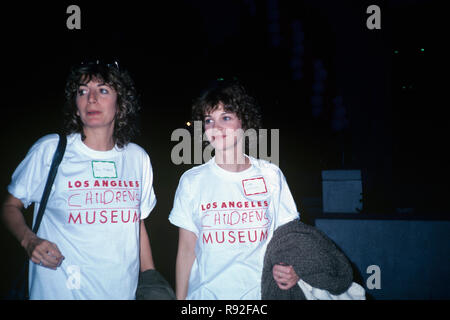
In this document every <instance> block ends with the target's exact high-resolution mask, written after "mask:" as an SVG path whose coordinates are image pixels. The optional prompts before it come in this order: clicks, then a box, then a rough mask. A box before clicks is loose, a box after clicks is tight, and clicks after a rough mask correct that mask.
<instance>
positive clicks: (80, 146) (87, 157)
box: [8, 134, 156, 299]
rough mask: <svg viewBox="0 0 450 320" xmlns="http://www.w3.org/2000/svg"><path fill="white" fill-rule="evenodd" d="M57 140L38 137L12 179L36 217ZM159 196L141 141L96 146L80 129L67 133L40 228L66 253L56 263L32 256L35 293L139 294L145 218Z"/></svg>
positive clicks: (11, 189) (39, 296) (76, 295)
mask: <svg viewBox="0 0 450 320" xmlns="http://www.w3.org/2000/svg"><path fill="white" fill-rule="evenodd" d="M57 144H58V135H56V134H51V135H47V136H45V137H43V138H41V139H39V140H38V141H37V142H36V143H35V144H34V145H33V146H32V147H31V149H30V150H29V151H28V154H27V155H26V157H25V159H24V160H23V161H22V162H21V163H20V165H19V166H18V167H17V169H16V170H15V172H14V174H13V176H12V182H11V184H10V185H9V186H8V191H9V193H11V194H12V195H13V196H15V197H16V198H18V199H20V200H21V201H22V203H23V204H24V206H25V207H27V206H28V205H30V204H31V203H32V202H35V203H36V206H35V210H34V219H35V218H36V213H37V210H38V207H39V205H38V203H39V202H40V200H41V197H42V193H43V191H44V187H45V183H46V180H47V176H48V172H49V170H50V165H51V162H52V159H53V154H54V152H55V150H56V146H57ZM155 204H156V198H155V194H154V191H153V172H152V167H151V163H150V158H149V156H148V155H147V153H146V152H145V151H144V150H143V149H142V148H141V147H139V146H138V145H136V144H134V143H129V144H128V145H127V146H125V147H124V148H122V149H119V148H117V147H115V148H114V149H112V150H109V151H96V150H92V149H90V148H89V147H87V146H86V145H85V144H84V143H83V142H82V141H81V136H80V134H72V135H69V136H68V137H67V148H66V152H65V154H64V158H63V160H62V162H61V164H60V166H59V168H58V173H57V175H56V179H55V182H54V184H53V187H52V192H51V194H50V197H49V200H48V203H47V208H46V211H45V214H44V216H43V218H42V222H41V225H40V228H39V230H38V236H39V237H40V238H43V239H46V240H48V241H51V242H53V243H55V244H56V245H57V246H58V248H59V250H60V251H61V253H62V255H63V256H64V257H65V259H64V260H63V262H62V264H61V266H60V267H58V268H57V270H56V271H54V270H52V269H49V268H45V267H42V266H39V265H36V264H34V263H32V262H30V269H29V271H30V277H29V280H30V282H29V287H30V298H31V299H134V298H135V291H136V287H137V281H138V275H139V267H140V261H139V230H140V228H139V225H140V220H141V219H144V218H146V217H147V216H148V215H149V214H150V211H151V210H152V209H153V207H154V206H155ZM34 219H33V220H34Z"/></svg>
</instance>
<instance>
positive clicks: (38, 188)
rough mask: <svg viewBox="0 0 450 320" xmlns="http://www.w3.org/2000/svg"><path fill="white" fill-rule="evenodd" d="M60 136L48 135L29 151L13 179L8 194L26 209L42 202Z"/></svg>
mask: <svg viewBox="0 0 450 320" xmlns="http://www.w3.org/2000/svg"><path fill="white" fill-rule="evenodd" d="M57 137H58V135H48V136H45V137H43V138H41V139H39V140H38V141H36V142H35V143H34V144H33V146H32V147H31V148H30V150H29V151H28V153H27V155H26V156H25V158H24V159H23V160H22V162H21V163H20V164H19V166H18V167H17V168H16V170H15V171H14V173H13V175H12V177H11V183H10V184H9V185H8V192H9V193H10V194H12V195H13V196H14V197H16V198H17V199H19V200H20V201H22V203H23V205H24V207H25V208H27V207H28V206H29V205H30V204H31V203H33V202H40V201H41V197H42V193H43V192H44V188H45V183H46V181H47V176H48V173H49V171H50V166H51V163H52V159H53V154H54V153H55V150H56V146H57V143H58V138H57Z"/></svg>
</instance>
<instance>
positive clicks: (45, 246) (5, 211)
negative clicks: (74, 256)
mask: <svg viewBox="0 0 450 320" xmlns="http://www.w3.org/2000/svg"><path fill="white" fill-rule="evenodd" d="M22 210H23V203H22V201H20V200H19V199H17V198H16V197H14V196H13V195H11V194H8V195H7V197H6V199H5V201H4V203H3V208H2V221H3V223H4V225H5V226H6V228H7V229H8V230H9V231H10V232H11V233H12V234H13V236H14V237H15V238H16V239H17V241H19V243H20V244H21V245H22V247H23V248H24V249H25V251H26V252H27V254H28V256H29V257H30V259H31V261H33V262H34V263H36V264H39V263H41V264H42V265H43V266H45V267H48V268H51V269H56V268H57V267H58V266H59V265H60V264H61V262H62V260H63V259H64V257H63V256H62V254H61V252H60V251H59V249H58V247H57V246H56V245H55V244H54V243H51V242H49V241H47V240H44V239H41V238H39V237H38V236H37V235H36V234H34V233H33V231H32V230H31V229H30V228H29V227H28V226H27V224H26V222H25V218H24V217H23V214H22Z"/></svg>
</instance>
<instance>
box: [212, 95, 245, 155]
mask: <svg viewBox="0 0 450 320" xmlns="http://www.w3.org/2000/svg"><path fill="white" fill-rule="evenodd" d="M204 119H205V120H204V121H205V133H206V136H207V138H208V140H209V142H210V143H211V145H212V146H213V147H214V149H216V150H227V149H230V148H234V147H235V146H236V145H237V143H238V142H239V141H240V140H241V139H242V136H243V135H242V133H243V130H242V122H241V120H240V119H239V118H238V117H237V115H236V113H234V112H229V111H226V110H225V109H224V107H223V104H222V103H221V104H219V106H218V108H216V109H215V110H214V111H211V112H208V114H205V117H204Z"/></svg>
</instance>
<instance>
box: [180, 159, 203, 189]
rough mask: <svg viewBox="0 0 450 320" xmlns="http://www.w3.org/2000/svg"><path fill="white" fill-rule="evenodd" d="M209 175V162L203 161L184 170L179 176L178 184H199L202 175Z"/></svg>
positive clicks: (183, 185) (181, 185) (184, 185)
mask: <svg viewBox="0 0 450 320" xmlns="http://www.w3.org/2000/svg"><path fill="white" fill-rule="evenodd" d="M209 175H210V163H209V162H207V163H204V164H201V165H198V166H195V167H192V168H191V169H189V170H186V171H185V172H184V173H183V174H182V175H181V177H180V181H179V186H180V187H186V186H187V185H189V186H192V185H196V184H199V183H201V182H202V181H203V179H204V177H209Z"/></svg>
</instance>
